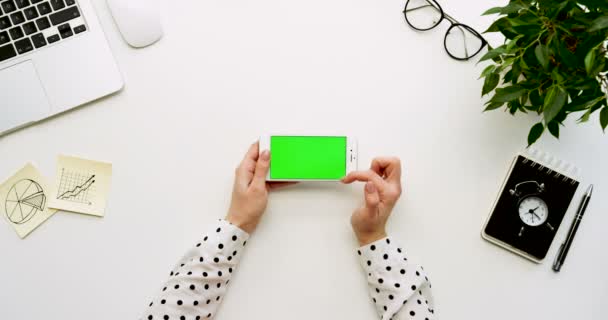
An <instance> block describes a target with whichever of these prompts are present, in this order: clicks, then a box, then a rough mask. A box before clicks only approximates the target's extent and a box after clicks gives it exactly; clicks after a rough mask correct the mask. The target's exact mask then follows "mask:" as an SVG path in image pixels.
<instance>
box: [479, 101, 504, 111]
mask: <svg viewBox="0 0 608 320" xmlns="http://www.w3.org/2000/svg"><path fill="white" fill-rule="evenodd" d="M503 104H504V103H503V102H492V103H490V104H489V105H488V106H487V107H486V108H485V109H484V110H483V112H486V111H491V110H496V109H498V108H500V107H502V105H503Z"/></svg>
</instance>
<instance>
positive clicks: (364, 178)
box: [342, 170, 386, 192]
mask: <svg viewBox="0 0 608 320" xmlns="http://www.w3.org/2000/svg"><path fill="white" fill-rule="evenodd" d="M355 181H360V182H372V183H373V184H374V186H375V187H376V189H377V190H379V191H380V192H382V191H383V190H384V189H385V186H386V182H385V181H384V180H383V179H382V177H380V176H379V175H378V174H377V173H375V172H374V171H372V170H367V171H354V172H351V173H349V174H348V175H347V176H346V177H344V179H342V182H343V183H346V184H350V183H353V182H355Z"/></svg>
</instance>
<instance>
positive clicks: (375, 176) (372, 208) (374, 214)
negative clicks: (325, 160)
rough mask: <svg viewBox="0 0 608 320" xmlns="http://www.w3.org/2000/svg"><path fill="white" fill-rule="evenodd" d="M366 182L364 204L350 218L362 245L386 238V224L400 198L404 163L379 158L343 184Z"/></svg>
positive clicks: (352, 173) (392, 158)
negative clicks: (402, 165) (402, 164)
mask: <svg viewBox="0 0 608 320" xmlns="http://www.w3.org/2000/svg"><path fill="white" fill-rule="evenodd" d="M355 181H360V182H365V188H364V198H365V204H364V205H363V206H362V207H360V208H358V209H356V210H355V212H354V213H353V215H352V217H351V224H352V226H353V231H354V232H355V235H356V236H357V239H358V240H359V244H360V245H361V246H364V245H367V244H369V243H372V242H374V241H376V240H380V239H382V238H385V237H386V222H387V220H388V218H389V216H390V215H391V212H392V210H393V208H394V207H395V204H396V203H397V201H398V200H399V197H400V196H401V161H400V160H399V158H395V157H390V158H388V157H380V158H376V159H374V160H373V161H372V165H371V168H370V169H369V170H366V171H354V172H351V173H350V174H348V175H347V176H346V177H345V178H344V179H342V182H343V183H346V184H350V183H353V182H355Z"/></svg>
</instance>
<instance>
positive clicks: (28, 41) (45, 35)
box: [0, 0, 87, 62]
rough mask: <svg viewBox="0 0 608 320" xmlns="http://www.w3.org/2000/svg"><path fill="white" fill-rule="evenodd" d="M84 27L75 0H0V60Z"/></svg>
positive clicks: (47, 43)
mask: <svg viewBox="0 0 608 320" xmlns="http://www.w3.org/2000/svg"><path fill="white" fill-rule="evenodd" d="M86 30H87V27H86V25H85V23H84V19H83V17H82V16H81V13H80V9H79V8H78V5H77V4H76V0H0V62H2V61H5V60H8V59H11V58H14V57H17V56H20V55H24V54H27V53H30V52H34V51H36V50H39V49H42V48H44V47H46V46H48V45H50V44H53V43H55V42H58V41H62V40H65V39H67V38H69V37H71V36H73V35H75V34H79V33H82V32H84V31H86Z"/></svg>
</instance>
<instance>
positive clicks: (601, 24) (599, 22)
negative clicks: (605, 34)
mask: <svg viewBox="0 0 608 320" xmlns="http://www.w3.org/2000/svg"><path fill="white" fill-rule="evenodd" d="M605 28H608V16H601V17H599V18H597V19H595V20H593V22H592V23H591V27H590V28H589V30H587V31H588V32H595V31H598V30H602V29H605Z"/></svg>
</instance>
